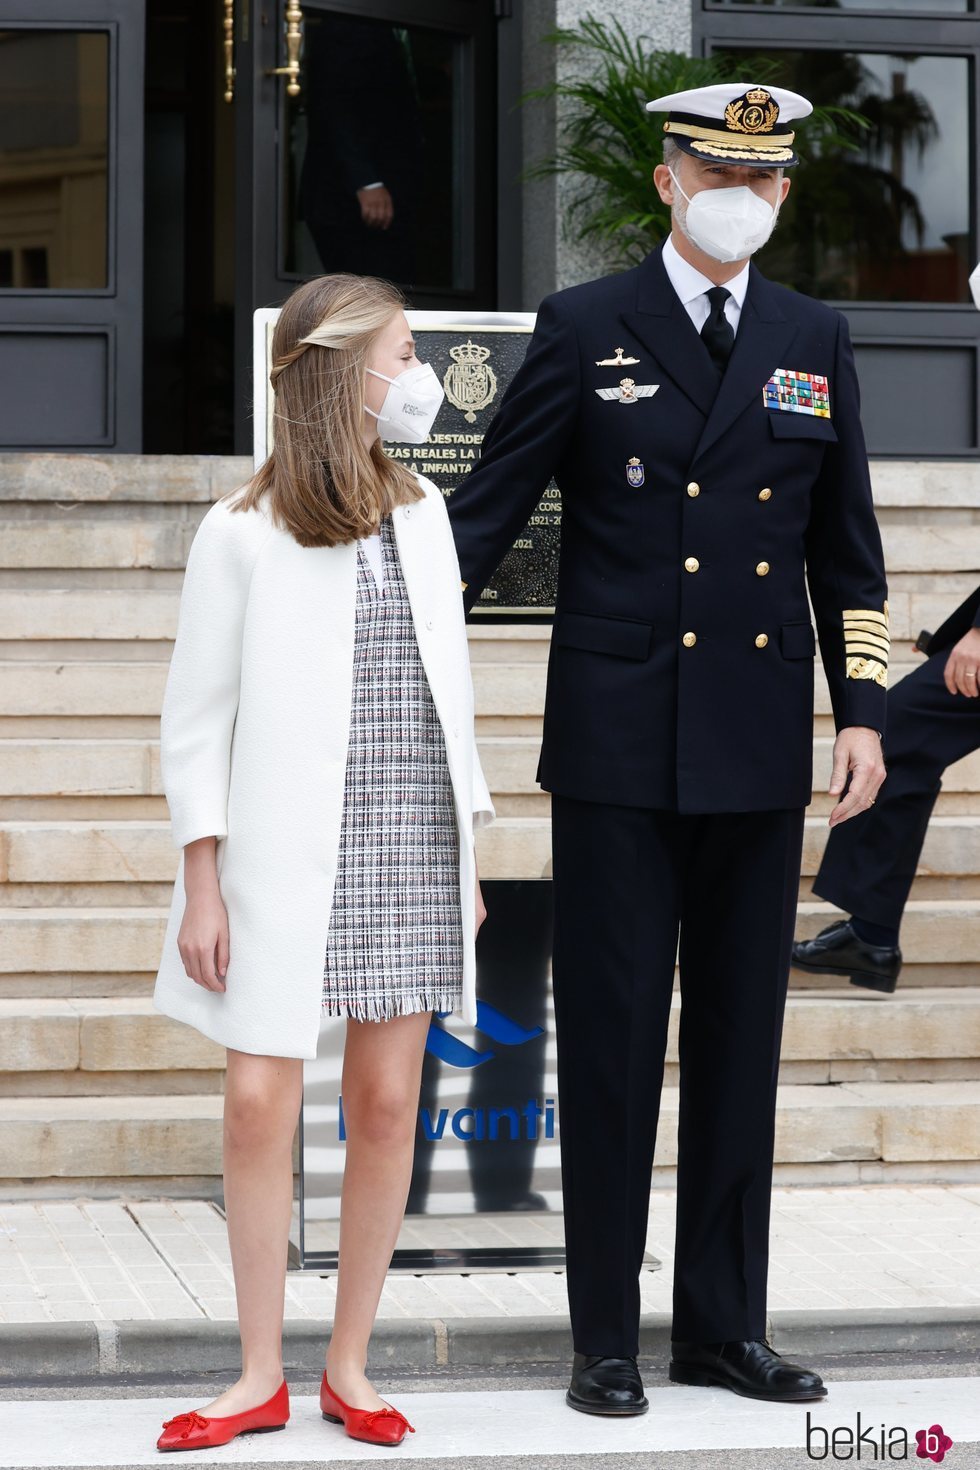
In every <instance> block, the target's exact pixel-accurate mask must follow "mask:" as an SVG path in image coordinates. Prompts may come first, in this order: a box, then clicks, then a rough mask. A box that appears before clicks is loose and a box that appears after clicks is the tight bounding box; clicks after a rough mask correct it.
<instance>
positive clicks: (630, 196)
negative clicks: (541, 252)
mask: <svg viewBox="0 0 980 1470" xmlns="http://www.w3.org/2000/svg"><path fill="white" fill-rule="evenodd" d="M545 39H546V40H547V41H548V42H550V43H551V44H552V45H555V46H558V47H562V48H566V50H567V51H569V52H570V53H571V55H570V60H571V61H572V63H573V66H572V75H571V76H569V77H567V78H563V79H561V80H559V81H555V82H552V83H551V84H549V85H548V86H546V87H539V88H537V89H535V90H534V91H532V92H528V93H527V94H526V96H525V98H524V100H525V102H527V101H532V100H544V99H555V100H557V101H558V103H559V107H560V113H559V126H560V130H561V132H560V140H559V143H558V147H557V149H556V151H555V153H554V154H553V156H552V157H550V158H546V159H542V160H541V161H540V162H539V163H537V164H535V165H534V166H532V168H530V169H529V170H528V177H531V178H535V177H538V178H540V177H544V176H548V175H566V176H571V177H573V178H574V179H576V180H577V181H578V182H580V183H581V185H582V187H581V189H579V190H577V191H576V192H575V194H574V196H573V198H572V200H571V202H570V204H569V206H568V212H567V214H566V217H565V220H564V222H563V226H564V229H565V232H566V235H570V236H571V237H572V238H574V239H576V240H579V241H589V242H591V243H593V244H596V245H598V246H599V247H600V249H601V252H602V254H603V256H604V258H605V259H607V260H608V261H609V263H610V264H611V265H612V266H614V267H626V266H630V265H635V264H636V263H637V261H639V260H641V259H642V258H643V256H644V255H646V254H647V252H648V251H649V250H650V248H651V246H652V245H654V244H655V243H656V242H657V241H658V240H660V239H662V238H663V237H664V236H665V235H667V234H668V233H669V232H670V210H669V208H668V206H667V205H665V204H663V203H661V200H660V198H659V196H658V194H657V192H656V190H655V189H654V187H653V185H652V183H651V181H650V175H651V173H652V172H653V169H654V167H655V166H656V165H657V164H658V163H660V161H661V139H662V133H661V131H660V129H659V128H658V127H657V125H656V124H655V123H654V122H652V120H651V116H650V114H649V113H648V112H646V111H645V110H644V106H643V104H644V102H646V100H647V99H648V98H650V97H659V96H664V95H666V94H668V93H671V92H679V91H682V90H684V89H686V88H688V87H703V86H710V85H711V84H713V83H717V82H726V81H739V80H742V79H744V78H745V77H746V76H751V78H752V80H753V81H754V82H761V83H762V84H765V83H766V82H773V81H775V79H776V77H777V75H778V73H779V71H780V66H779V63H778V61H776V60H774V59H773V58H771V57H759V56H750V55H748V54H747V53H745V52H738V53H734V52H716V53H715V54H713V55H712V56H686V55H684V53H683V52H679V51H659V50H657V49H656V47H655V46H654V44H653V42H652V40H651V38H650V37H649V36H637V37H631V36H630V35H628V34H627V32H626V30H625V29H624V28H623V26H622V24H621V23H620V22H619V21H618V20H613V21H610V22H606V21H602V20H599V19H597V18H596V17H595V16H593V15H587V16H586V17H585V19H584V20H583V21H582V22H581V24H580V25H578V26H577V27H574V28H570V29H567V28H566V29H559V30H555V31H552V32H551V33H550V34H549V35H548V36H547V37H546V38H545ZM579 63H580V64H579ZM562 104H564V105H563V106H562ZM866 126H867V124H866V123H865V120H864V119H863V118H862V117H861V115H860V114H859V113H856V112H854V111H852V110H851V109H849V108H846V107H837V106H827V107H818V108H816V109H815V110H814V112H813V114H812V116H811V117H810V118H808V119H807V126H806V147H807V149H808V150H811V151H813V152H816V153H819V154H820V155H821V156H826V154H828V153H829V152H831V151H834V150H837V149H842V148H843V149H855V148H856V147H857V144H856V142H855V141H854V139H855V136H856V134H857V133H858V132H859V130H860V129H861V128H862V127H866Z"/></svg>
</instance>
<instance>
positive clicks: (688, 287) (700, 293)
mask: <svg viewBox="0 0 980 1470" xmlns="http://www.w3.org/2000/svg"><path fill="white" fill-rule="evenodd" d="M663 257H664V269H665V270H666V272H667V274H668V276H669V277H670V284H671V285H672V286H673V288H674V290H675V291H676V292H677V294H678V296H679V297H680V299H681V301H682V302H683V304H684V309H685V311H686V312H687V314H688V316H689V317H690V318H691V321H692V322H693V323H694V330H695V331H696V332H697V333H698V334H700V332H701V328H702V327H703V326H704V324H705V322H706V321H707V320H708V316H709V314H710V312H711V303H710V302H709V301H708V298H707V296H706V295H705V294H704V293H705V292H706V291H710V290H711V288H712V286H713V285H714V284H715V283H714V281H709V280H708V277H707V276H703V275H702V274H701V272H700V271H699V270H695V268H694V266H693V265H691V264H690V263H689V262H688V261H686V260H685V259H684V257H683V256H682V255H681V254H680V253H679V252H678V250H677V247H676V246H675V245H674V242H673V240H672V239H671V237H670V236H669V235H668V236H667V239H666V241H665V242H664V249H663ZM748 287H749V263H748V261H746V262H745V264H744V265H743V267H742V269H741V270H740V271H739V273H738V275H737V276H732V278H731V280H730V281H726V282H725V290H726V291H729V292H731V295H730V296H729V298H728V300H727V301H726V302H725V315H726V317H727V318H728V320H729V321H730V322H731V324H732V330H733V331H735V332H737V331H738V320H739V317H740V316H741V315H742V303H743V301H744V300H745V293H746V291H747V290H748Z"/></svg>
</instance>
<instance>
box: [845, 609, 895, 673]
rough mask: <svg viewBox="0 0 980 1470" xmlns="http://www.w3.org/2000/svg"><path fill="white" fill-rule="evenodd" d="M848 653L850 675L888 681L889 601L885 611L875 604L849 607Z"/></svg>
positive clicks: (846, 652) (846, 620)
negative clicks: (873, 606)
mask: <svg viewBox="0 0 980 1470" xmlns="http://www.w3.org/2000/svg"><path fill="white" fill-rule="evenodd" d="M843 619H844V653H845V657H846V662H847V677H848V678H849V679H873V680H874V681H875V683H876V684H881V685H882V686H883V687H885V686H887V684H888V650H889V646H890V638H889V634H888V603H887V602H886V603H885V604H884V612H876V611H875V610H874V608H866V607H849V608H845V609H844V612H843Z"/></svg>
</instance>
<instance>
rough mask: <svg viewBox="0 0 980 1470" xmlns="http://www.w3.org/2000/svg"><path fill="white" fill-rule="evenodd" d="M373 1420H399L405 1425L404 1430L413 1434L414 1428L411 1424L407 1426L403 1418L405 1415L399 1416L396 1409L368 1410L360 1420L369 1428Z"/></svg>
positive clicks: (407, 1423) (406, 1421)
mask: <svg viewBox="0 0 980 1470" xmlns="http://www.w3.org/2000/svg"><path fill="white" fill-rule="evenodd" d="M375 1419H399V1420H400V1421H401V1422H402V1424H404V1425H405V1428H406V1429H407V1430H408V1431H409V1433H410V1434H414V1433H415V1426H414V1425H413V1424H409V1422H408V1420H407V1419H406V1418H405V1415H404V1414H400V1413H399V1412H398V1410H397V1409H388V1408H385V1409H369V1410H368V1411H367V1413H366V1414H365V1415H364V1418H363V1419H362V1420H361V1423H362V1424H366V1425H367V1426H368V1427H369V1428H370V1426H371V1424H372V1423H373V1421H374V1420H375Z"/></svg>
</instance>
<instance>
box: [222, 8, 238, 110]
mask: <svg viewBox="0 0 980 1470" xmlns="http://www.w3.org/2000/svg"><path fill="white" fill-rule="evenodd" d="M222 24H223V26H224V32H225V101H226V102H234V100H235V0H225V15H224V21H223V23H222Z"/></svg>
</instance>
